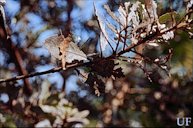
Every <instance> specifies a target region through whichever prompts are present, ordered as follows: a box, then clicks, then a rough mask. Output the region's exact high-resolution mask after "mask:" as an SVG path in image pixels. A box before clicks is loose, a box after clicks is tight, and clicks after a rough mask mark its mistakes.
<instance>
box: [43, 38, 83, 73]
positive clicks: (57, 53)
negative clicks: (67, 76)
mask: <svg viewBox="0 0 193 128" xmlns="http://www.w3.org/2000/svg"><path fill="white" fill-rule="evenodd" d="M45 47H46V48H47V49H48V50H49V52H50V53H51V56H53V57H55V58H57V59H59V60H61V61H62V67H63V68H64V69H65V64H66V62H67V63H72V61H73V60H78V61H81V60H87V56H86V54H85V53H83V51H81V50H80V49H79V47H78V46H77V45H76V44H75V43H74V42H72V38H71V36H68V37H66V38H64V36H63V35H60V36H58V35H56V36H52V37H49V38H48V39H46V41H45Z"/></svg>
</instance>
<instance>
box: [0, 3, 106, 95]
mask: <svg viewBox="0 0 193 128" xmlns="http://www.w3.org/2000/svg"><path fill="white" fill-rule="evenodd" d="M94 1H95V5H96V7H97V8H98V9H101V8H102V5H104V4H105V3H106V0H97V1H96V0H77V1H76V4H77V5H78V6H79V8H75V9H73V12H72V14H71V17H72V21H73V24H72V26H73V32H74V33H75V35H76V36H79V37H80V38H81V42H85V41H86V40H87V39H88V38H90V37H94V36H95V35H94V33H88V32H87V31H84V30H83V29H82V26H81V24H80V22H82V21H87V20H89V19H91V18H92V15H93V12H94V8H93V2H94ZM40 2H41V6H42V8H46V6H44V5H45V4H46V1H45V0H42V1H40ZM56 3H57V4H58V5H59V6H65V5H66V1H65V0H56ZM5 11H6V14H7V17H8V16H9V17H8V19H9V20H10V21H11V26H10V27H11V28H12V29H13V31H19V29H21V28H22V29H24V32H23V33H20V38H19V39H20V43H21V44H20V45H21V46H25V43H26V42H25V39H24V36H25V32H28V31H32V32H33V33H36V32H38V31H39V30H41V29H42V28H44V27H46V26H47V25H46V24H45V23H43V20H42V18H41V17H40V16H38V15H36V14H34V13H27V14H26V15H25V17H26V18H27V19H28V20H29V25H28V26H23V24H22V23H21V22H20V21H17V20H16V18H14V16H15V15H16V14H17V13H19V11H20V2H19V0H7V3H6V5H5ZM60 18H61V19H63V20H64V21H65V20H66V18H67V16H66V14H65V13H63V14H62V15H61V17H60ZM56 33H58V30H57V29H48V30H46V31H44V32H41V33H40V35H39V36H38V39H37V42H36V45H37V46H39V47H40V48H35V49H28V50H29V52H32V53H33V54H35V55H37V56H49V52H48V51H47V50H46V49H45V48H44V47H43V43H44V40H45V39H46V38H48V37H49V36H52V35H54V34H56ZM12 40H13V41H14V42H16V38H15V37H12ZM4 61H5V57H4V56H3V54H2V52H1V51H0V66H1V65H3V64H4ZM54 67H55V65H54V64H52V65H39V66H37V67H35V69H36V71H45V70H49V69H51V68H54ZM41 77H42V78H44V79H48V80H49V81H50V82H51V83H56V85H57V88H61V87H62V84H63V78H62V76H61V75H60V74H59V73H53V74H46V75H43V76H41ZM34 79H35V77H34V78H30V80H34ZM76 80H77V76H75V75H72V76H71V77H69V79H68V80H67V85H66V87H67V88H66V91H67V93H69V92H70V91H72V90H76V89H77V85H76ZM4 97H5V96H4Z"/></svg>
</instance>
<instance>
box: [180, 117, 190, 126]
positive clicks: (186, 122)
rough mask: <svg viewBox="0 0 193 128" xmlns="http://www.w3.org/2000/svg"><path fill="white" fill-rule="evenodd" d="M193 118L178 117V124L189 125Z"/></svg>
mask: <svg viewBox="0 0 193 128" xmlns="http://www.w3.org/2000/svg"><path fill="white" fill-rule="evenodd" d="M191 120H192V118H191V117H183V118H177V125H178V126H189V124H190V123H191Z"/></svg>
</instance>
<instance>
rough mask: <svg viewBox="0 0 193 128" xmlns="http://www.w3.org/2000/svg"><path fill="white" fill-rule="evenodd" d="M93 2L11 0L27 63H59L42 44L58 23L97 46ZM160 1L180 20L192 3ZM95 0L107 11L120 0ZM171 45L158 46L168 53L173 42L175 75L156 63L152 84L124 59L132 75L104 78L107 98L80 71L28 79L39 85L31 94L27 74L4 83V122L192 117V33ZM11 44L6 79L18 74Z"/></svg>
mask: <svg viewBox="0 0 193 128" xmlns="http://www.w3.org/2000/svg"><path fill="white" fill-rule="evenodd" d="M93 1H94V0H7V4H6V6H5V11H6V18H7V24H8V26H9V30H8V32H9V34H10V35H11V39H12V42H13V43H14V45H15V46H16V48H17V49H18V50H19V52H20V54H21V59H22V64H23V65H22V68H24V69H25V70H26V71H27V72H28V73H31V72H37V71H44V70H48V69H51V68H53V67H55V66H56V64H54V63H53V62H52V60H51V58H50V55H49V53H48V51H47V50H46V49H45V48H44V47H43V42H44V40H45V39H46V38H48V37H49V36H51V35H53V34H56V33H58V30H59V29H61V30H62V31H63V33H64V35H65V34H68V33H69V32H70V31H71V32H72V33H73V35H75V36H76V37H77V38H80V39H81V40H80V41H77V42H76V43H77V44H78V45H79V46H80V47H82V49H83V51H84V52H85V53H86V54H89V53H94V52H97V51H98V45H97V42H98V37H99V33H100V30H99V27H98V24H97V21H96V17H95V15H94V10H93ZM122 2H124V1H122ZM141 2H143V1H141ZM157 2H158V7H159V8H158V12H159V15H160V16H161V15H162V17H161V19H160V22H164V23H166V22H167V23H169V22H171V21H169V20H168V18H167V15H163V14H164V13H166V12H170V7H169V5H172V8H173V10H175V11H176V13H177V14H178V15H177V18H181V17H182V16H183V15H184V10H185V9H184V7H185V2H183V1H182V0H181V1H180V2H179V1H178V0H164V1H163V0H158V1H157ZM95 4H96V7H97V8H99V9H101V11H104V10H103V9H102V6H103V5H104V4H109V6H110V7H111V8H112V10H116V9H117V8H118V6H119V4H120V0H114V1H111V0H109V1H106V0H97V1H95ZM104 13H105V11H104ZM166 19H167V20H166ZM168 43H169V45H163V47H162V48H161V50H160V51H159V52H162V53H161V54H163V55H164V52H166V51H167V49H168V48H173V51H174V52H173V56H172V58H171V60H170V61H169V64H168V65H169V67H170V73H171V76H170V77H168V76H167V75H166V74H164V73H163V72H162V71H160V70H157V69H156V68H154V71H153V72H154V73H153V75H152V76H151V77H152V79H153V83H150V82H149V81H148V79H147V78H146V77H145V75H144V74H143V73H142V72H141V70H140V69H138V68H137V67H135V66H134V65H132V64H124V63H120V65H121V66H122V68H123V69H125V70H124V73H125V77H123V78H117V79H116V80H113V79H112V78H108V79H104V78H101V81H103V82H102V83H103V84H101V85H99V91H100V96H97V95H95V93H96V92H94V91H93V89H92V87H90V86H89V85H85V84H84V82H83V80H81V79H80V78H79V77H78V75H77V72H76V71H74V70H69V71H67V72H58V73H53V74H47V75H43V76H35V77H33V78H29V79H28V80H29V83H28V84H30V86H32V87H33V91H32V94H30V95H29V94H27V92H25V90H24V89H23V86H24V84H26V83H24V82H23V81H22V80H19V81H17V82H9V83H6V84H4V83H2V84H1V85H0V127H19V126H22V127H23V126H26V127H27V126H28V127H29V126H35V125H36V126H37V127H38V126H51V125H52V126H54V127H57V126H64V127H68V126H77V127H79V126H82V125H83V126H92V127H94V126H97V127H100V126H131V127H140V126H144V127H157V126H160V127H171V126H177V125H176V118H177V117H193V116H192V115H193V102H192V101H193V86H192V85H193V81H192V69H193V68H192V66H193V50H192V49H193V48H192V39H189V37H188V35H187V34H186V33H185V32H184V31H177V32H176V35H175V38H174V40H171V41H169V42H168ZM7 50H8V49H6V47H4V42H3V41H1V42H0V78H2V79H4V78H10V77H12V76H17V75H19V72H18V66H17V65H16V64H15V63H14V61H13V58H12V57H11V56H10V54H8V51H7ZM153 51H154V49H149V51H148V52H147V55H149V56H151V55H152V53H153ZM107 52H108V51H107ZM156 54H158V53H156ZM95 91H96V90H95ZM192 125H193V123H192Z"/></svg>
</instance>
